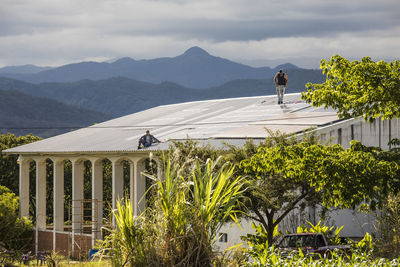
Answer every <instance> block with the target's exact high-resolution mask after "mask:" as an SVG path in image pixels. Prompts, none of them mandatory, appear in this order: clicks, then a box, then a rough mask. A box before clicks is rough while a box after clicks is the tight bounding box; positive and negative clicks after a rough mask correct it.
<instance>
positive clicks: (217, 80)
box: [0, 47, 325, 136]
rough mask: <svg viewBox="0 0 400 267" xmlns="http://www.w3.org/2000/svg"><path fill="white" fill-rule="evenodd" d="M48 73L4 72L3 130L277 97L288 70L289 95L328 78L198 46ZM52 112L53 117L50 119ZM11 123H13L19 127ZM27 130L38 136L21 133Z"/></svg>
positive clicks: (0, 73)
mask: <svg viewBox="0 0 400 267" xmlns="http://www.w3.org/2000/svg"><path fill="white" fill-rule="evenodd" d="M41 68H42V67H35V66H32V65H25V66H20V67H18V66H17V67H12V68H10V67H6V68H2V69H0V77H3V78H0V92H1V93H2V95H1V96H0V97H2V98H6V97H7V103H4V101H3V103H1V105H0V113H1V114H2V115H3V116H2V117H0V119H1V120H0V128H1V127H3V128H6V126H7V125H13V126H19V128H24V127H20V126H26V125H29V126H30V127H25V128H34V127H33V126H35V125H47V126H46V127H50V126H51V125H54V126H55V128H57V127H58V126H57V125H60V123H61V122H62V123H61V124H63V123H69V124H68V125H71V126H72V125H73V124H74V125H79V126H81V125H82V126H86V125H90V124H92V123H96V122H100V121H102V120H106V119H109V118H115V117H118V116H123V115H127V114H130V113H134V112H138V111H141V110H145V109H148V108H151V107H154V106H158V105H165V104H174V103H180V102H187V101H197V100H207V99H221V98H231V97H245V96H258V95H271V94H275V93H276V92H275V85H274V83H273V81H272V76H273V75H274V74H275V73H276V71H277V70H278V69H284V71H285V72H286V73H287V75H288V76H289V84H288V87H287V93H294V92H301V91H304V89H305V84H306V83H307V82H313V83H321V82H323V81H324V79H325V77H324V75H322V72H321V71H320V70H309V69H301V68H298V67H296V66H294V65H292V64H290V63H288V64H284V65H280V66H277V67H276V68H269V67H262V68H253V67H249V66H246V65H243V64H239V63H235V62H232V61H229V60H226V59H223V58H219V57H215V56H212V55H210V54H208V53H207V52H206V51H204V50H203V49H201V48H198V47H193V48H190V49H189V50H187V51H186V52H185V53H184V54H182V55H180V56H177V57H173V58H158V59H152V60H140V61H136V60H133V59H130V58H122V59H119V60H117V61H115V62H112V63H107V62H103V63H97V62H81V63H76V64H69V65H65V66H61V67H55V68H50V69H49V68H47V67H44V68H43V69H41ZM12 71H16V72H12ZM18 71H19V73H17V72H18ZM189 85H190V86H189ZM1 90H3V92H2V91H1ZM10 90H11V91H10ZM14 91H18V92H19V93H18V92H14ZM24 102H26V104H25V105H24V104H23V103H24ZM33 104H37V105H38V106H35V105H33ZM57 106H60V109H59V110H57ZM17 107H18V108H17ZM53 109H54V111H53ZM18 110H21V112H19V111H18ZM67 110H69V111H68V112H67ZM39 111H40V112H39ZM46 112H47V113H54V115H50V114H48V115H45V114H46ZM93 112H94V113H93ZM5 114H8V115H5ZM13 114H14V115H15V116H14V115H13ZM24 114H25V115H24ZM17 115H18V116H17ZM7 117H8V118H10V119H11V118H12V119H11V120H12V123H11V121H10V120H8V121H7V120H6V118H7ZM41 119H42V120H43V121H40V120H41ZM56 126H57V127H56ZM15 128H18V127H15ZM58 128H60V127H58ZM35 130H36V133H38V129H35ZM56 130H57V131H53V132H52V131H49V129H43V133H40V131H39V133H38V134H39V135H41V136H49V135H51V134H55V133H59V132H60V131H58V130H59V129H56ZM28 132H32V131H29V129H25V132H24V131H23V130H20V131H19V133H28Z"/></svg>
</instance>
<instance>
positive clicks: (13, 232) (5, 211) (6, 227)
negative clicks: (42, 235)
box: [0, 186, 33, 251]
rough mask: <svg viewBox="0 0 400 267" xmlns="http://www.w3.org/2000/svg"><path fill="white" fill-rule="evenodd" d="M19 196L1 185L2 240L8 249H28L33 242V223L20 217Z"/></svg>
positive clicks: (0, 214)
mask: <svg viewBox="0 0 400 267" xmlns="http://www.w3.org/2000/svg"><path fill="white" fill-rule="evenodd" d="M18 208H19V198H18V197H17V196H16V195H15V194H14V193H12V192H11V190H9V189H8V188H7V187H4V186H0V242H1V244H2V246H3V247H4V249H6V250H15V251H16V250H27V249H29V248H30V247H31V246H32V243H33V231H32V230H33V225H32V222H31V221H29V220H27V219H26V218H19V214H18Z"/></svg>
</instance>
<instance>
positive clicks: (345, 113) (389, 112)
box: [302, 55, 400, 120]
mask: <svg viewBox="0 0 400 267" xmlns="http://www.w3.org/2000/svg"><path fill="white" fill-rule="evenodd" d="M320 68H321V69H322V70H323V73H324V74H325V75H326V81H325V82H324V83H322V84H312V83H308V84H307V85H306V87H307V91H306V92H303V93H302V99H304V100H305V101H306V102H307V103H311V104H312V105H313V106H315V107H320V106H322V105H323V106H324V107H331V108H334V109H335V110H336V111H337V112H338V115H339V117H340V118H350V117H359V116H364V118H365V119H366V120H373V119H375V118H380V117H382V118H383V119H392V118H394V117H400V90H399V88H400V61H399V60H396V61H393V62H389V63H387V62H385V61H379V62H374V61H372V60H371V58H369V57H364V58H362V59H361V61H357V60H355V61H352V62H350V61H348V60H347V59H345V58H343V57H341V56H339V55H334V56H333V57H331V59H330V60H329V61H327V60H324V59H323V60H321V64H320Z"/></svg>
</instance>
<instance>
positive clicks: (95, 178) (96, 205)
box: [91, 159, 103, 247]
mask: <svg viewBox="0 0 400 267" xmlns="http://www.w3.org/2000/svg"><path fill="white" fill-rule="evenodd" d="M91 162H92V234H93V235H92V246H93V247H94V246H95V244H96V240H97V239H101V226H102V222H103V162H102V160H100V159H97V160H96V159H95V160H91Z"/></svg>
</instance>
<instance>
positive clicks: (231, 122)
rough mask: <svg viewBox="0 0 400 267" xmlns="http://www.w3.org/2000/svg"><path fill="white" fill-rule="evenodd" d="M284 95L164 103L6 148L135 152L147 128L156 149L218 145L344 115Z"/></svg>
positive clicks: (317, 124)
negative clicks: (180, 143)
mask: <svg viewBox="0 0 400 267" xmlns="http://www.w3.org/2000/svg"><path fill="white" fill-rule="evenodd" d="M284 100H285V104H283V105H278V104H276V103H277V98H276V96H257V97H243V98H230V99H219V100H207V101H197V102H187V103H181V104H174V105H165V106H159V107H155V108H152V109H148V110H145V111H141V112H138V113H134V114H131V115H127V116H123V117H120V118H117V119H113V120H110V121H106V122H103V123H100V124H96V125H93V126H90V127H87V128H83V129H79V130H76V131H73V132H69V133H65V134H62V135H58V136H54V137H51V138H47V139H44V140H41V141H38V142H35V143H31V144H27V145H22V146H19V147H15V148H11V149H7V150H5V151H3V152H5V153H16V154H21V153H70V152H73V153H76V152H78V153H82V152H131V151H137V144H138V139H139V138H140V137H141V136H142V135H143V134H144V133H145V131H146V130H150V132H151V134H153V135H154V136H155V137H157V138H158V139H159V140H160V141H162V143H161V144H158V145H155V146H152V147H151V148H150V150H165V149H167V148H168V146H169V144H170V142H169V141H168V140H171V139H172V140H179V139H186V138H191V139H197V140H202V141H201V142H205V141H210V143H211V144H212V145H215V146H217V147H218V146H219V145H221V143H222V142H226V141H227V142H229V143H233V144H242V143H243V142H244V140H245V139H246V138H255V139H257V138H259V139H260V138H265V137H266V136H267V132H266V130H265V127H266V128H269V129H271V130H273V131H276V130H280V131H281V132H285V133H296V132H301V131H303V130H305V129H308V128H310V127H320V126H323V125H326V124H328V123H332V122H334V121H337V120H338V117H337V116H336V113H335V112H332V111H327V110H324V109H322V108H319V109H317V108H313V107H311V106H310V105H308V104H306V103H304V102H302V101H300V94H298V93H297V94H287V95H285V98H284Z"/></svg>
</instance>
